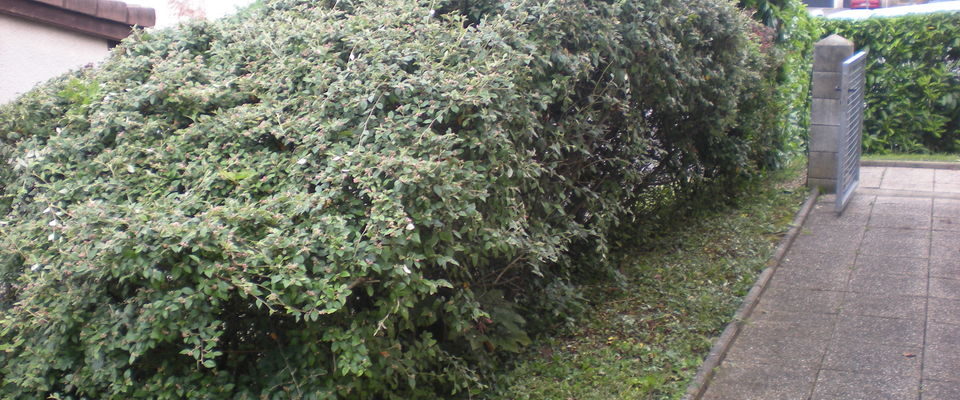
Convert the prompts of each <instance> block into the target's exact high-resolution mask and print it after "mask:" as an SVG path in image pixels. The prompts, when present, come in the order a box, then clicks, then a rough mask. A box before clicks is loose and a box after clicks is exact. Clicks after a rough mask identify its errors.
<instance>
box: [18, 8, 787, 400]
mask: <svg viewBox="0 0 960 400" xmlns="http://www.w3.org/2000/svg"><path fill="white" fill-rule="evenodd" d="M750 26H751V22H749V20H748V19H747V18H745V17H744V16H742V15H741V13H739V12H738V11H737V10H736V9H735V8H734V7H733V6H732V5H730V4H727V3H723V2H721V3H714V2H707V1H702V0H692V1H676V0H639V1H634V0H631V1H623V2H617V3H614V4H608V3H603V2H583V1H577V0H563V1H556V2H539V1H526V0H523V1H517V2H510V3H507V2H500V1H493V0H491V1H487V2H476V3H470V4H466V3H464V2H459V1H449V2H436V1H434V2H427V1H415V0H379V1H364V2H356V3H354V2H350V1H340V2H325V3H317V2H312V1H293V0H280V1H271V2H267V3H266V4H265V5H264V6H262V7H259V8H256V9H253V10H250V11H249V12H247V13H245V15H244V16H241V17H238V18H235V19H232V20H227V21H225V22H218V23H193V24H190V25H187V26H184V27H182V28H180V29H177V30H165V31H157V32H155V33H154V32H151V33H145V32H139V33H137V34H135V35H134V36H133V37H132V38H130V39H128V40H126V41H124V42H123V43H122V44H121V45H120V46H119V47H118V48H117V49H116V50H115V51H114V54H113V56H112V57H111V58H110V59H109V60H108V61H106V63H105V64H104V65H103V66H102V67H101V68H98V69H94V70H85V71H81V72H79V73H77V74H74V75H73V76H67V77H64V78H61V79H58V80H55V81H53V82H51V83H49V84H46V85H43V86H41V87H39V88H38V89H36V90H35V91H33V92H31V93H29V94H27V95H25V96H24V97H22V98H21V99H19V100H18V101H17V102H15V103H13V104H9V105H6V106H3V107H2V108H0V143H2V145H0V159H3V160H8V161H9V162H5V163H2V164H0V185H2V195H0V225H2V227H3V229H2V232H3V233H2V234H0V276H2V280H3V287H2V288H0V337H2V339H0V342H2V343H3V344H2V345H0V350H2V352H0V380H2V382H3V384H2V385H0V393H2V395H3V397H8V398H29V397H38V398H39V397H55V398H74V399H79V398H131V397H151V398H177V399H179V398H360V399H380V398H396V399H409V398H434V397H437V396H441V397H446V396H450V395H451V393H455V394H460V395H465V394H466V393H468V392H470V391H474V392H475V391H477V390H480V389H482V387H483V384H484V382H488V380H487V378H485V377H484V375H483V374H484V373H486V371H488V367H489V366H490V364H491V362H492V361H494V360H496V359H497V357H500V356H501V355H502V354H503V353H504V352H512V351H516V350H518V349H519V348H520V346H522V345H524V344H525V343H527V342H528V340H529V339H528V337H527V332H528V331H529V329H531V328H530V323H528V321H527V320H530V319H531V318H532V319H534V320H536V321H548V320H556V319H558V318H561V319H562V318H565V317H568V316H569V313H570V312H572V311H571V310H572V308H571V307H574V308H575V306H576V304H575V296H574V295H573V294H572V293H573V292H572V291H571V290H570V289H569V286H568V285H567V279H568V278H569V277H570V275H571V273H573V272H574V271H576V270H578V269H579V270H584V269H585V270H588V271H594V272H596V271H603V270H604V268H608V267H607V266H606V265H604V263H602V262H596V263H594V264H593V265H590V266H584V265H582V264H576V263H573V262H572V261H571V260H572V256H573V255H577V256H578V257H579V256H583V255H585V254H589V255H591V257H594V258H593V259H594V260H602V257H603V255H604V254H605V251H606V247H607V244H606V237H607V234H608V232H609V231H610V229H611V228H612V227H614V226H616V225H617V224H618V223H619V221H620V220H621V218H624V217H628V216H630V215H631V214H632V213H633V212H634V210H635V205H636V203H637V202H638V201H640V200H641V199H643V198H644V197H643V196H644V194H646V193H647V190H648V189H649V188H652V187H655V186H657V185H663V184H671V185H680V186H684V187H687V186H694V185H696V184H697V183H698V182H702V181H703V180H713V179H730V178H732V177H736V176H743V175H748V174H750V173H752V172H753V171H756V170H757V168H758V165H759V164H758V163H760V162H762V161H763V160H766V159H768V158H769V156H770V154H771V153H776V152H777V151H779V149H778V148H777V147H776V146H775V145H771V143H776V140H777V139H776V138H773V139H771V137H774V136H775V135H777V133H775V132H773V133H771V132H768V131H766V130H764V129H763V128H764V126H748V125H745V124H743V123H741V122H742V121H764V120H769V118H770V117H769V116H770V115H775V114H771V113H770V112H769V109H767V108H765V107H767V105H765V101H764V98H765V97H764V96H766V95H768V94H769V93H770V90H769V89H770V86H769V84H768V83H767V82H766V81H763V80H760V79H758V78H759V77H760V76H761V74H763V73H764V70H765V68H766V67H767V64H765V63H766V60H765V58H764V54H762V53H761V52H760V51H759V48H760V46H759V43H760V40H759V38H758V37H757V36H756V35H754V34H753V33H751V32H753V31H754V30H752V29H751V28H750ZM745 105H750V107H746V106H745ZM767 135H770V136H769V137H768V136H767Z"/></svg>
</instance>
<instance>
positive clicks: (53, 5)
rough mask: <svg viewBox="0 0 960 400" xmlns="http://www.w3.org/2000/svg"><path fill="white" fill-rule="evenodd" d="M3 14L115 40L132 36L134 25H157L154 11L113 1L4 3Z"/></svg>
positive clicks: (0, 8)
mask: <svg viewBox="0 0 960 400" xmlns="http://www.w3.org/2000/svg"><path fill="white" fill-rule="evenodd" d="M121 6H122V8H121ZM80 10H84V11H80ZM0 13H2V14H7V15H13V16H17V17H21V18H24V19H28V20H32V21H37V22H42V23H46V24H49V25H53V26H57V27H61V28H64V29H69V30H72V31H77V32H82V33H86V34H88V35H91V36H96V37H99V38H103V39H108V40H115V41H120V40H123V38H125V37H127V36H129V35H130V31H131V27H132V26H134V25H138V26H143V27H149V26H153V25H154V24H155V22H156V12H155V11H154V10H153V9H152V8H145V7H138V6H129V5H127V4H125V3H123V2H120V1H110V0H4V1H2V2H0Z"/></svg>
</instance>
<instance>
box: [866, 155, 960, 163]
mask: <svg viewBox="0 0 960 400" xmlns="http://www.w3.org/2000/svg"><path fill="white" fill-rule="evenodd" d="M861 159H863V160H869V161H941V162H944V161H946V162H958V161H960V154H956V153H933V154H896V153H895V154H864V155H863V156H862V157H861Z"/></svg>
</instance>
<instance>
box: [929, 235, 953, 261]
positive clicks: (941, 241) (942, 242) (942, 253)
mask: <svg viewBox="0 0 960 400" xmlns="http://www.w3.org/2000/svg"><path fill="white" fill-rule="evenodd" d="M931 240H932V243H931V246H930V257H933V258H940V259H954V260H957V259H960V235H958V234H956V233H955V232H948V231H933V232H932V235H931Z"/></svg>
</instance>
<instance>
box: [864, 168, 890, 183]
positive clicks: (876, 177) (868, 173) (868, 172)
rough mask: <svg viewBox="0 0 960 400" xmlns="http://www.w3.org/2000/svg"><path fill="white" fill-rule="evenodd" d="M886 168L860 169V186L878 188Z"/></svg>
mask: <svg viewBox="0 0 960 400" xmlns="http://www.w3.org/2000/svg"><path fill="white" fill-rule="evenodd" d="M885 170H886V168H867V167H861V168H860V186H862V187H869V188H879V187H880V181H881V180H882V179H883V173H884V172H885Z"/></svg>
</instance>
